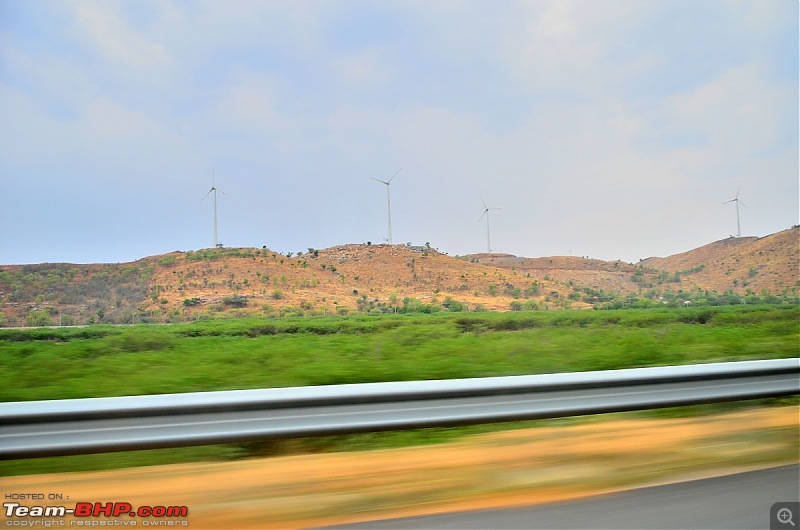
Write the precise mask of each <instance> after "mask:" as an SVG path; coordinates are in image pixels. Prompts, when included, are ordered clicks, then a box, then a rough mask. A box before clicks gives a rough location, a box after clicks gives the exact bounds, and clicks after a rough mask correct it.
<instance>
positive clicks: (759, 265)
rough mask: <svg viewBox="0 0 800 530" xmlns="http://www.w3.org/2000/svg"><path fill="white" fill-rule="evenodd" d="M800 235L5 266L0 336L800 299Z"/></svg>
mask: <svg viewBox="0 0 800 530" xmlns="http://www.w3.org/2000/svg"><path fill="white" fill-rule="evenodd" d="M799 234H800V229H799V228H797V227H794V228H792V229H789V230H785V231H783V232H780V233H777V234H773V235H770V236H766V237H763V238H750V237H747V238H732V239H726V240H722V241H717V242H715V243H711V244H709V245H706V246H703V247H700V248H698V249H695V250H692V251H689V252H685V253H683V254H677V255H675V256H670V257H667V258H648V259H646V260H643V261H641V262H640V263H638V264H636V265H634V264H630V263H624V262H620V261H613V262H605V261H601V260H593V259H587V258H577V257H567V256H557V257H549V258H521V257H516V256H511V255H508V254H474V255H469V256H462V257H451V256H448V255H446V254H442V253H440V252H438V251H436V250H435V249H433V248H429V247H427V246H426V247H411V246H403V245H342V246H336V247H331V248H328V249H321V250H317V249H311V248H310V249H308V252H305V253H298V254H297V255H291V254H289V255H282V254H279V253H277V252H274V251H272V250H270V249H268V248H262V249H237V248H219V249H205V250H199V251H194V252H192V251H189V252H172V253H170V254H166V255H162V256H153V257H148V258H144V259H141V260H138V261H135V262H132V263H122V264H92V265H74V264H64V263H61V264H48V263H45V264H39V265H7V266H0V325H2V326H17V325H50V324H53V325H58V324H63V325H72V324H86V323H97V322H113V323H135V322H142V321H154V322H174V321H183V320H191V319H197V318H218V317H221V316H225V317H237V316H248V315H259V316H287V315H325V314H327V315H330V314H349V313H356V312H362V313H367V312H368V313H375V314H377V313H387V312H436V311H442V310H446V311H487V310H488V311H507V310H511V309H515V310H518V309H557V308H564V307H573V308H589V307H621V306H632V305H636V306H647V305H652V304H655V303H669V304H674V305H677V304H680V303H684V302H687V301H689V302H691V303H710V304H717V303H741V301H742V299H744V300H745V301H750V302H758V301H772V302H776V301H781V300H785V299H789V300H796V296H797V287H798V280H800V278H799V277H798V276H799V274H798V258H800V245H798V235H799ZM726 297H727V298H726ZM748 297H749V299H748ZM766 297H772V298H769V299H767V298H766ZM775 297H783V298H782V299H781V300H776V299H775ZM762 299H764V300H762Z"/></svg>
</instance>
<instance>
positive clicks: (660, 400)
mask: <svg viewBox="0 0 800 530" xmlns="http://www.w3.org/2000/svg"><path fill="white" fill-rule="evenodd" d="M799 393H800V359H798V358H792V359H775V360H764V361H744V362H731V363H713V364H695V365H687V366H668V367H657V368H634V369H626V370H608V371H599V372H577V373H562V374H543V375H529V376H512V377H488V378H478V379H452V380H436V381H412V382H391V383H365V384H351V385H331V386H316V387H296V388H274V389H267V390H235V391H226V392H199V393H187V394H166V395H154V396H129V397H117V398H93V399H75V400H56V401H27V402H16V403H0V459H12V458H28V457H41V456H56V455H70V454H83V453H98V452H111V451H126V450H133V449H153V448H162V447H179V446H190V445H206V444H215V443H228V442H242V441H252V440H267V439H280V438H297V437H305V436H317V435H327V434H344V433H356V432H368V431H385V430H402V429H414V428H422V427H440V426H456V425H467V424H475V423H492V422H503V421H516V420H526V419H538V418H555V417H566V416H578V415H585V414H598V413H605V412H620V411H628V410H640V409H652V408H662V407H673V406H679V405H693V404H700V403H712V402H722V401H734V400H743V399H756V398H765V397H776V396H787V395H793V394H799Z"/></svg>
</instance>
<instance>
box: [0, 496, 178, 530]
mask: <svg viewBox="0 0 800 530" xmlns="http://www.w3.org/2000/svg"><path fill="white" fill-rule="evenodd" d="M3 508H4V509H5V516H6V517H10V518H14V519H8V520H6V526H18V527H35V526H41V527H50V526H67V522H66V521H64V520H60V521H59V520H58V519H55V520H50V521H48V523H49V524H44V521H43V520H41V518H45V517H50V518H59V517H66V516H72V517H73V518H74V519H71V520H70V521H69V526H137V522H138V523H139V524H141V525H142V526H188V522H187V521H186V520H185V519H183V520H176V519H179V518H185V517H187V516H188V515H189V508H188V507H187V506H139V507H136V508H134V507H133V505H132V504H131V503H129V502H106V503H100V502H78V503H76V504H75V507H74V508H67V507H66V506H23V505H21V504H20V503H18V502H4V503H3ZM101 517H113V518H117V519H114V520H108V519H100V518H101ZM126 517H127V518H131V519H128V520H126V519H125V518H126ZM30 518H35V519H39V520H30ZM136 518H139V520H138V521H137V519H136ZM54 523H55V524H54Z"/></svg>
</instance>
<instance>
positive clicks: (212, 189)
mask: <svg viewBox="0 0 800 530" xmlns="http://www.w3.org/2000/svg"><path fill="white" fill-rule="evenodd" d="M212 191H214V188H211V189H210V190H208V193H206V194H205V195H203V198H202V199H200V200H201V201H204V200H206V197H208V196H209V195H211V192H212Z"/></svg>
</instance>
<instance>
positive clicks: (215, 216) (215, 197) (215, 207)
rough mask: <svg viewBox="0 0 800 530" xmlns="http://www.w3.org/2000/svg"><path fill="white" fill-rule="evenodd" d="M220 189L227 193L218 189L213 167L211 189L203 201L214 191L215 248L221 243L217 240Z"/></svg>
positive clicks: (222, 192)
mask: <svg viewBox="0 0 800 530" xmlns="http://www.w3.org/2000/svg"><path fill="white" fill-rule="evenodd" d="M218 191H219V192H220V193H221V194H223V195H225V192H224V191H222V190H218V189H217V185H216V178H215V175H214V168H213V167H212V168H211V189H210V190H208V193H206V194H205V196H204V197H203V198H202V199H201V201H204V200H206V197H208V196H209V195H211V193H212V192H213V193H214V248H217V247H219V243H218V242H217V192H218Z"/></svg>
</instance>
